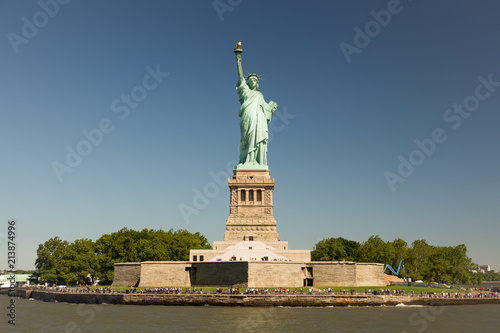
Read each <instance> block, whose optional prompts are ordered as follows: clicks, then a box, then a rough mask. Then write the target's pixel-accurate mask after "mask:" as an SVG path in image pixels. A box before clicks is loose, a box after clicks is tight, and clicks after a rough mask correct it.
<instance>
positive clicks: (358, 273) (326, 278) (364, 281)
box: [113, 261, 385, 288]
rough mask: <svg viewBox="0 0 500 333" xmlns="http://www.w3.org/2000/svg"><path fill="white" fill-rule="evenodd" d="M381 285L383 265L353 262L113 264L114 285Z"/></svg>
mask: <svg viewBox="0 0 500 333" xmlns="http://www.w3.org/2000/svg"><path fill="white" fill-rule="evenodd" d="M306 278H307V279H309V281H308V282H310V283H312V284H313V285H314V286H332V287H333V286H353V287H354V286H384V285H385V284H384V273H383V264H378V263H355V262H266V261H255V262H254V261H222V262H189V261H163V262H156V261H155V262H142V263H119V264H115V280H114V282H113V285H114V286H133V285H136V284H137V282H138V281H140V282H139V286H140V287H192V286H217V287H227V286H231V287H237V288H245V287H270V288H274V287H301V286H304V285H305V283H306V281H305V279H306Z"/></svg>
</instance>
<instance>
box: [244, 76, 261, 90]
mask: <svg viewBox="0 0 500 333" xmlns="http://www.w3.org/2000/svg"><path fill="white" fill-rule="evenodd" d="M247 84H248V86H249V87H250V89H254V88H255V87H258V86H259V79H257V78H256V77H255V76H250V77H249V78H248V80H247Z"/></svg>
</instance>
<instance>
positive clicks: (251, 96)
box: [236, 80, 272, 166]
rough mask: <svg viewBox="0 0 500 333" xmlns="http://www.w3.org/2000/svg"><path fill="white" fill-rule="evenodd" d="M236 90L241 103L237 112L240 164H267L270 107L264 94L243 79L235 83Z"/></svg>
mask: <svg viewBox="0 0 500 333" xmlns="http://www.w3.org/2000/svg"><path fill="white" fill-rule="evenodd" d="M236 90H237V91H238V94H239V95H240V103H241V108H240V112H239V113H238V115H239V116H240V117H241V121H240V130H241V142H240V164H246V165H255V164H259V165H263V166H264V165H267V158H266V154H267V142H268V141H269V134H268V128H267V124H268V123H269V122H270V121H271V116H272V111H271V108H270V106H269V104H268V103H266V101H265V100H264V95H262V93H261V92H260V91H258V90H252V89H250V88H249V87H248V85H247V83H246V82H245V80H243V81H242V82H241V84H240V85H237V87H236ZM252 152H253V154H251V153H252Z"/></svg>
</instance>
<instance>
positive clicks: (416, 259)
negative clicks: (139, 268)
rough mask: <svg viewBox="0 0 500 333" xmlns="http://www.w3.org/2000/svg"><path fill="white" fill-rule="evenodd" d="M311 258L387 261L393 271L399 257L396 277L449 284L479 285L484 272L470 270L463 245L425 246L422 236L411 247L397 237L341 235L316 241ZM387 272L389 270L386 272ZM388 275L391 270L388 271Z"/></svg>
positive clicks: (470, 266) (465, 248) (472, 265)
mask: <svg viewBox="0 0 500 333" xmlns="http://www.w3.org/2000/svg"><path fill="white" fill-rule="evenodd" d="M311 259H312V260H313V261H342V260H346V261H356V262H378V263H383V264H384V265H386V264H389V265H391V267H393V268H394V270H397V267H398V266H399V263H400V261H401V259H403V260H404V266H403V267H402V268H401V272H400V273H399V276H400V277H403V276H404V277H407V278H412V279H413V281H417V280H424V281H429V282H431V281H433V282H440V283H453V284H468V285H470V284H480V283H481V282H482V281H483V279H484V278H485V275H484V274H481V273H473V270H475V269H477V265H476V264H474V263H473V262H472V259H471V258H469V257H468V256H467V247H466V246H465V245H463V244H461V245H457V246H434V245H429V244H427V242H426V241H425V240H423V239H421V240H416V241H414V242H413V243H412V244H411V246H408V244H407V243H406V242H405V241H404V240H402V239H401V238H397V239H395V240H394V241H392V242H391V241H387V242H386V241H384V240H382V239H381V238H380V237H379V236H371V237H370V238H369V239H368V240H367V241H365V242H362V243H359V242H356V241H352V240H347V239H344V238H342V237H339V238H327V239H323V240H321V241H319V242H318V243H317V244H316V246H315V247H314V250H313V251H312V252H311ZM386 273H390V272H388V271H387V272H386ZM391 274H392V273H391Z"/></svg>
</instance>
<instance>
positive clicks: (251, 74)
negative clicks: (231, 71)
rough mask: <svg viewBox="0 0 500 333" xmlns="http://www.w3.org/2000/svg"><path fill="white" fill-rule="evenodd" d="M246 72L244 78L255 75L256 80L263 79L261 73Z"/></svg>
mask: <svg viewBox="0 0 500 333" xmlns="http://www.w3.org/2000/svg"><path fill="white" fill-rule="evenodd" d="M247 74H248V75H247V76H246V79H247V80H248V79H249V78H251V77H252V76H254V77H256V78H257V80H263V78H262V75H260V74H259V73H254V72H252V73H248V72H247Z"/></svg>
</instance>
